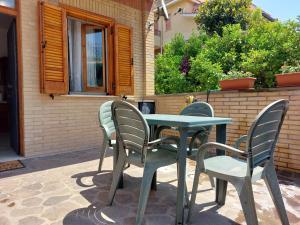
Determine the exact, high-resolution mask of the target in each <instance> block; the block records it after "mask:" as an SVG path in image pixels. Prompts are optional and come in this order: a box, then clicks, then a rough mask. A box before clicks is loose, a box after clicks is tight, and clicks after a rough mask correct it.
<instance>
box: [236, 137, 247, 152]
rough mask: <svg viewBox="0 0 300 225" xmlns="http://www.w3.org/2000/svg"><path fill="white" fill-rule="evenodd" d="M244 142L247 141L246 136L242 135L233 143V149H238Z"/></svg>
mask: <svg viewBox="0 0 300 225" xmlns="http://www.w3.org/2000/svg"><path fill="white" fill-rule="evenodd" d="M246 141H247V135H243V136H241V137H239V138H238V139H237V140H236V141H235V143H234V145H233V147H234V148H237V149H239V148H240V147H241V144H242V143H243V142H246Z"/></svg>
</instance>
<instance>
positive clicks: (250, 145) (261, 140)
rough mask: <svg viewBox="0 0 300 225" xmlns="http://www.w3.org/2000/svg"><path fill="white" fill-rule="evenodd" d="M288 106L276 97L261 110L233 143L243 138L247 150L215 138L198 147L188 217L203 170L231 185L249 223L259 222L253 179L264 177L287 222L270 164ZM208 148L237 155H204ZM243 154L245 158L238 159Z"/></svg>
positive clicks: (272, 166)
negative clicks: (247, 129) (244, 132)
mask: <svg viewBox="0 0 300 225" xmlns="http://www.w3.org/2000/svg"><path fill="white" fill-rule="evenodd" d="M287 109H288V101H287V100H279V101H276V102H273V103H271V104H270V105H268V106H267V107H266V108H264V109H263V110H262V111H261V112H260V114H259V115H258V116H257V117H256V119H255V121H254V123H253V124H252V126H251V128H250V130H249V131H248V134H247V136H243V137H241V139H239V140H238V141H237V144H236V145H235V146H239V144H240V143H241V142H242V141H246V151H241V150H239V149H237V148H234V147H230V146H227V145H223V144H219V143H214V142H211V143H206V144H204V145H202V146H201V147H200V148H199V151H198V154H197V166H196V172H195V178H194V184H193V191H192V196H191V201H190V209H189V213H188V221H189V219H190V217H191V213H192V211H193V207H194V205H195V198H196V194H197V187H198V183H199V175H200V173H206V174H208V175H210V176H213V177H216V178H219V179H221V180H225V181H228V182H230V183H232V184H233V185H234V187H235V188H236V190H237V192H238V195H239V198H240V202H241V205H242V208H243V211H244V215H245V219H246V222H247V224H248V225H257V224H258V221H257V215H256V211H255V203H254V197H253V191H252V183H254V182H256V181H257V180H260V179H264V181H265V183H266V184H267V187H268V190H269V192H270V195H271V197H272V199H273V202H274V204H275V206H276V209H277V211H278V214H279V217H280V220H281V222H282V224H284V225H288V224H289V221H288V217H287V214H286V210H285V207H284V203H283V199H282V195H281V192H280V187H279V184H278V180H277V175H276V171H275V167H274V164H273V154H274V150H275V146H276V142H277V140H278V135H279V132H280V129H281V125H282V123H283V120H284V117H285V115H286V112H287ZM209 149H220V150H224V151H225V152H226V153H227V152H228V153H231V155H235V156H239V157H238V158H234V157H233V156H227V155H223V156H216V157H212V158H208V159H205V158H204V156H205V153H206V152H207V150H209ZM242 157H244V159H241V158H242Z"/></svg>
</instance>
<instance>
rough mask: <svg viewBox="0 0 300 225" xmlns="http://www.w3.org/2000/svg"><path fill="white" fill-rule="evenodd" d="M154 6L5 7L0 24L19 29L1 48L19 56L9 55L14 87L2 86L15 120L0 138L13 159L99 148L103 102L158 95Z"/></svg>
mask: <svg viewBox="0 0 300 225" xmlns="http://www.w3.org/2000/svg"><path fill="white" fill-rule="evenodd" d="M152 7H153V1H152V0H145V1H140V0H130V1H126V0H48V1H39V0H26V1H21V0H6V1H1V2H0V17H1V21H2V22H3V21H4V20H3V19H2V17H3V18H5V19H6V20H7V21H9V22H10V23H11V24H14V25H11V26H10V27H8V28H7V30H6V32H5V34H4V36H8V35H10V37H14V38H15V42H13V41H11V43H7V44H6V43H5V42H2V44H3V47H5V48H7V49H9V52H14V53H15V54H14V55H13V56H9V55H8V56H5V57H6V58H7V59H8V61H9V63H8V64H9V65H8V67H9V68H10V67H14V68H15V69H9V68H8V72H6V74H8V75H9V76H10V77H11V75H12V74H14V75H15V82H11V83H9V82H8V81H6V82H5V83H4V84H3V85H0V92H3V93H1V95H2V97H1V99H0V100H1V101H2V102H4V103H6V104H7V105H8V107H7V108H8V110H7V111H8V113H9V115H13V116H10V119H9V124H8V129H7V130H5V131H4V132H2V134H3V133H4V134H3V135H2V137H3V138H6V139H7V140H6V141H7V142H10V144H8V145H9V146H10V147H11V148H13V149H14V151H15V152H16V153H18V154H20V155H23V156H28V157H30V156H36V155H45V154H52V153H57V152H67V151H76V150H80V149H89V148H98V147H100V145H101V139H102V133H101V132H100V129H99V124H98V117H97V112H98V109H99V106H100V105H101V104H102V103H103V102H105V101H107V100H111V99H116V98H119V96H121V95H127V96H128V97H129V98H130V99H142V98H143V96H145V95H151V94H154V53H153V46H154V32H153V31H149V30H148V29H147V28H146V25H145V24H147V23H153V21H154V16H153V13H152V11H151V9H152ZM6 20H5V21H6ZM0 26H1V25H0ZM2 27H4V25H2ZM2 27H1V28H2ZM11 30H13V31H14V32H12V31H11ZM11 33H12V34H11ZM0 36H1V35H0ZM8 37H9V36H8ZM10 40H11V39H10ZM0 49H1V48H0ZM12 49H15V51H12ZM13 59H14V60H13ZM9 76H7V75H6V76H5V77H9ZM0 84H1V83H0ZM12 85H14V86H13V89H14V90H13V91H11V90H9V88H10V87H11V86H12ZM1 88H2V89H4V90H2V91H1ZM11 93H13V94H14V96H13V97H12V95H11ZM0 107H2V105H0Z"/></svg>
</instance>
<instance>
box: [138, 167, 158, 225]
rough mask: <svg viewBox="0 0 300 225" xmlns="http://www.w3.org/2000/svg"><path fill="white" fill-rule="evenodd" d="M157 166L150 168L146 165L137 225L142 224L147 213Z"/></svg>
mask: <svg viewBox="0 0 300 225" xmlns="http://www.w3.org/2000/svg"><path fill="white" fill-rule="evenodd" d="M155 169H156V168H149V167H148V166H147V165H145V167H144V174H143V178H142V184H141V190H140V198H139V205H138V211H137V216H136V223H135V224H136V225H141V224H142V222H143V217H144V214H145V210H146V206H147V201H148V197H149V192H150V188H151V183H152V178H153V175H154V173H155Z"/></svg>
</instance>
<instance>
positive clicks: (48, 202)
mask: <svg viewBox="0 0 300 225" xmlns="http://www.w3.org/2000/svg"><path fill="white" fill-rule="evenodd" d="M68 198H70V195H64V196H53V197H50V198H48V199H47V200H46V201H45V202H44V203H43V205H44V206H51V205H56V204H59V203H60V202H63V201H65V200H67V199H68Z"/></svg>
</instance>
